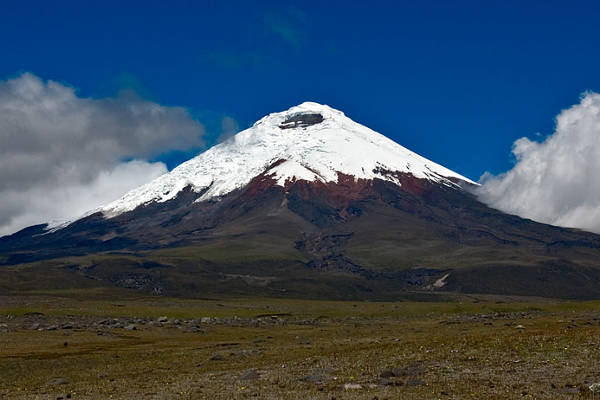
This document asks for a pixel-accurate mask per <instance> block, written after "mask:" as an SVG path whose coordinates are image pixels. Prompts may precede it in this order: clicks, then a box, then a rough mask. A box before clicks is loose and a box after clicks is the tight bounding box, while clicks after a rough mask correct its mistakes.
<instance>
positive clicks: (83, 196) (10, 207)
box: [0, 73, 204, 235]
mask: <svg viewBox="0 0 600 400" xmlns="http://www.w3.org/2000/svg"><path fill="white" fill-rule="evenodd" d="M203 134H204V127H203V126H202V125H201V124H200V123H199V122H198V121H196V120H194V119H193V118H191V116H190V115H189V113H188V112H187V111H186V110H185V109H183V108H180V107H165V106H161V105H159V104H156V103H153V102H150V101H147V100H144V99H142V98H140V97H139V96H137V95H135V94H134V93H131V92H123V93H120V94H119V95H117V96H116V97H112V98H102V99H94V98H82V97H79V96H78V95H77V93H76V91H75V90H74V89H73V88H72V87H69V86H67V85H64V84H61V83H58V82H53V81H47V82H45V81H42V80H41V79H40V78H38V77H37V76H35V75H32V74H29V73H26V74H23V75H21V76H19V77H17V78H14V79H9V80H6V81H0V143H2V146H0V171H1V173H0V235H4V234H9V233H12V232H15V231H17V230H19V229H21V228H24V227H26V226H29V225H33V224H38V223H44V222H48V221H50V220H65V219H69V218H74V217H77V216H79V215H81V214H83V213H85V212H86V211H89V210H91V209H94V208H96V207H98V206H100V205H102V204H105V203H108V202H109V201H112V200H115V199H116V198H118V197H119V196H121V195H122V194H124V193H125V192H127V191H128V190H130V189H132V188H134V187H136V186H139V185H140V184H142V183H145V182H147V181H149V180H151V179H153V178H155V177H157V176H159V175H161V174H163V173H165V172H167V168H166V166H165V165H164V164H163V163H161V162H148V161H145V160H144V159H147V158H149V157H153V156H156V155H158V154H160V153H164V152H166V151H170V150H186V149H189V148H192V147H198V146H201V145H202V144H203V142H202V136H203Z"/></svg>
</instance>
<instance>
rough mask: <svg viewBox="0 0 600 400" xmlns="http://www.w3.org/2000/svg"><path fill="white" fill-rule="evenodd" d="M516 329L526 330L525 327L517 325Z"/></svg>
mask: <svg viewBox="0 0 600 400" xmlns="http://www.w3.org/2000/svg"><path fill="white" fill-rule="evenodd" d="M515 329H525V327H524V326H523V325H517V326H515Z"/></svg>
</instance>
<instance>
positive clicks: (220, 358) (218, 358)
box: [210, 354, 225, 361]
mask: <svg viewBox="0 0 600 400" xmlns="http://www.w3.org/2000/svg"><path fill="white" fill-rule="evenodd" d="M224 359H225V358H224V357H223V356H222V355H221V354H215V355H214V356H212V357H211V358H210V361H223V360H224Z"/></svg>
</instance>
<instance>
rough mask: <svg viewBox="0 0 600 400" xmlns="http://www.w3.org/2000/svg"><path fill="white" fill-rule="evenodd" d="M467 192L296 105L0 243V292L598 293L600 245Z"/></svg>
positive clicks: (343, 122)
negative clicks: (150, 177) (67, 217)
mask: <svg viewBox="0 0 600 400" xmlns="http://www.w3.org/2000/svg"><path fill="white" fill-rule="evenodd" d="M476 187H477V184H476V183H475V182H473V181H471V180H470V179H468V178H466V177H464V176H462V175H460V174H458V173H456V172H453V171H451V170H449V169H447V168H445V167H443V166H441V165H438V164H436V163H434V162H432V161H429V160H427V159H425V158H423V157H421V156H419V155H418V154H416V153H414V152H411V151H410V150H408V149H406V148H404V147H402V146H400V145H399V144H397V143H395V142H393V141H392V140H390V139H388V138H387V137H385V136H383V135H381V134H379V133H377V132H374V131H373V130H371V129H369V128H367V127H365V126H363V125H361V124H358V123H356V122H354V121H352V120H351V119H350V118H348V117H346V116H345V115H344V114H343V113H342V112H340V111H338V110H335V109H332V108H330V107H328V106H324V105H320V104H317V103H303V104H300V105H298V106H296V107H292V108H290V109H289V110H287V111H284V112H280V113H274V114H270V115H268V116H266V117H264V118H262V119H261V120H259V121H257V122H256V123H255V124H254V125H253V126H252V127H251V128H249V129H247V130H245V131H242V132H240V133H238V134H237V135H235V136H234V137H232V138H230V139H228V140H227V141H225V142H223V143H221V144H219V145H216V146H214V147H212V148H211V149H209V150H207V151H206V152H204V153H202V154H200V155H198V156H197V157H195V158H193V159H191V160H189V161H187V162H185V163H183V164H181V165H180V166H178V167H177V168H175V169H173V170H172V171H171V172H169V173H167V174H165V175H163V176H161V177H159V178H157V179H155V180H154V181H152V182H150V183H148V184H146V185H143V186H141V187H139V188H137V189H134V190H132V191H131V192H129V193H127V194H125V196H123V197H122V198H120V199H118V200H116V201H114V202H112V203H110V204H107V205H105V206H103V207H101V208H99V209H97V210H94V211H92V212H90V213H89V214H88V215H86V216H85V217H83V218H80V219H78V220H76V221H72V222H69V223H66V224H63V225H60V226H48V225H38V226H33V227H29V228H26V229H24V230H22V231H20V232H17V233H15V234H13V235H10V236H5V237H3V238H0V263H1V264H2V265H3V267H1V268H0V290H5V291H6V292H8V293H12V292H15V293H20V292H24V291H28V290H39V289H47V288H82V287H84V288H88V287H119V288H126V289H130V290H138V291H141V292H144V293H154V294H157V295H170V296H189V297H202V296H211V295H215V296H216V295H230V296H289V297H305V298H306V297H310V298H330V299H349V298H352V299H398V298H431V297H436V296H437V297H440V296H446V295H451V294H454V293H479V294H495V295H520V296H543V297H558V298H597V297H600V262H599V261H598V260H600V257H599V256H600V236H598V235H595V234H592V233H587V232H583V231H578V230H573V229H566V228H560V227H554V226H550V225H545V224H540V223H536V222H533V221H531V220H526V219H522V218H519V217H516V216H512V215H507V214H505V213H502V212H500V211H497V210H494V209H492V208H489V207H488V206H486V205H485V204H483V203H481V202H480V201H479V200H478V199H477V197H476V196H475V195H474V194H473V189H474V188H476Z"/></svg>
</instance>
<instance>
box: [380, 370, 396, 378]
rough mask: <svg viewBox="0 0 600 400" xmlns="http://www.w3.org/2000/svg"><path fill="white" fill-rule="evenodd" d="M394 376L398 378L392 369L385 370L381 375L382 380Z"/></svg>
mask: <svg viewBox="0 0 600 400" xmlns="http://www.w3.org/2000/svg"><path fill="white" fill-rule="evenodd" d="M393 376H396V375H395V374H394V371H392V370H391V369H385V370H383V371H382V372H381V374H379V377H380V378H391V377H393Z"/></svg>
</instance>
